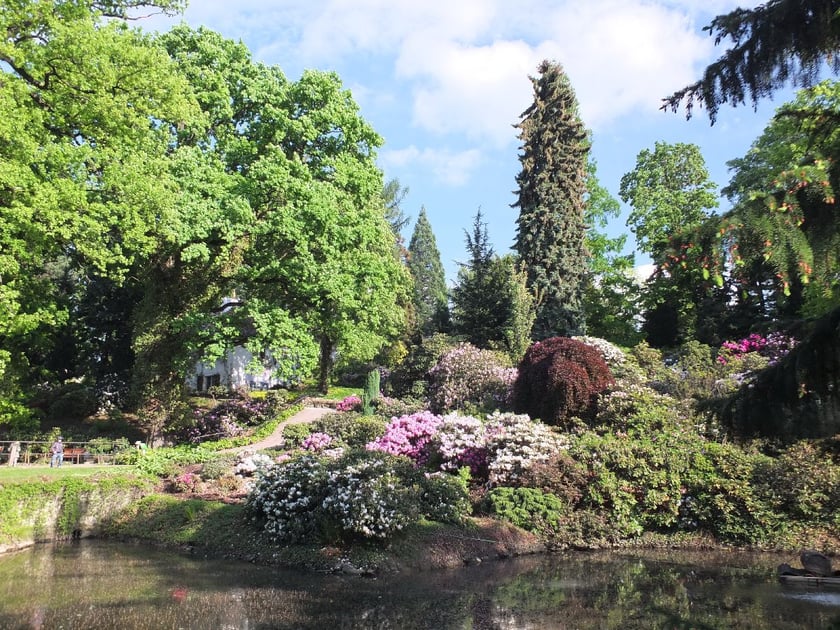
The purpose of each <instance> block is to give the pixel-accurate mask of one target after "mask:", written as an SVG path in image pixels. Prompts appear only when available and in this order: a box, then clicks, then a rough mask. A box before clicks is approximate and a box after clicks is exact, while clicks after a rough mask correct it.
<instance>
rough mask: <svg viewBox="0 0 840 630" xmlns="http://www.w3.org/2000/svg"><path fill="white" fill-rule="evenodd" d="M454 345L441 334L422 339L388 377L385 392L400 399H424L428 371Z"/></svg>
mask: <svg viewBox="0 0 840 630" xmlns="http://www.w3.org/2000/svg"><path fill="white" fill-rule="evenodd" d="M455 345H456V341H455V340H454V339H453V338H451V337H449V336H447V335H445V334H443V333H437V334H434V335H432V336H431V337H424V338H422V339H421V340H420V341H419V343H417V344H415V345H414V346H412V347H411V348H410V349H409V353H408V356H407V357H406V358H405V360H404V361H403V362H402V364H401V365H399V366H398V367H397V368H396V369H395V370H394V371H393V372H391V374H390V375H389V376H388V378H387V380H386V392H387V393H388V394H389V395H391V396H397V397H400V398H404V397H411V398H415V399H419V398H425V397H426V395H427V393H428V380H427V375H428V372H429V370H431V369H432V368H433V367H434V366H435V365H437V363H438V361H440V358H441V357H442V356H443V355H444V354H445V353H446V352H447V351H448V350H449V349H450V348H453V347H454V346H455Z"/></svg>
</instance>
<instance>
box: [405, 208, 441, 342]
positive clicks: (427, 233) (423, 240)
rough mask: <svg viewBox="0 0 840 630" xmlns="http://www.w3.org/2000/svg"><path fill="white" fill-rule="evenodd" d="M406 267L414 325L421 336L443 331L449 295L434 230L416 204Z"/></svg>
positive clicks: (423, 209)
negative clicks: (416, 208) (410, 286)
mask: <svg viewBox="0 0 840 630" xmlns="http://www.w3.org/2000/svg"><path fill="white" fill-rule="evenodd" d="M408 270H409V272H410V273H411V277H412V278H413V279H414V310H415V317H416V320H417V329H418V331H419V332H420V333H421V334H422V335H423V336H428V335H431V334H433V333H435V332H444V331H445V330H446V329H447V328H448V325H449V298H448V294H447V290H446V277H445V275H444V272H443V264H442V263H441V261H440V251H438V247H437V242H436V241H435V234H434V232H432V225H431V223H429V219H428V217H427V216H426V208H423V207H421V208H420V214H419V216H418V217H417V223H415V224H414V232H413V233H412V235H411V242H410V243H409V245H408Z"/></svg>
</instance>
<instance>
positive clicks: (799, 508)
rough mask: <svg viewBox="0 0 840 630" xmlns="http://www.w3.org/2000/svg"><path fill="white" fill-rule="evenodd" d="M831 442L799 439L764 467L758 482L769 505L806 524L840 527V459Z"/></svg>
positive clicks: (760, 470)
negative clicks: (833, 450) (832, 449)
mask: <svg viewBox="0 0 840 630" xmlns="http://www.w3.org/2000/svg"><path fill="white" fill-rule="evenodd" d="M834 442H835V443H836V442H837V440H836V439H835V440H834ZM829 445H830V442H829V441H826V442H824V443H823V444H820V443H818V442H817V443H813V442H799V443H797V444H793V445H791V446H790V447H788V448H787V449H785V451H784V452H783V453H781V454H780V455H779V457H777V458H775V459H773V460H772V461H770V462H767V463H766V465H764V466H763V467H761V468H760V469H759V473H758V475H757V484H758V485H759V486H760V487H762V488H763V489H764V492H765V493H766V496H767V498H768V500H767V502H768V503H769V505H771V506H772V507H773V508H774V509H775V510H777V511H778V512H780V513H782V514H784V515H785V516H787V517H788V518H791V519H796V520H799V521H802V522H804V523H818V522H819V523H825V524H826V525H828V526H833V527H838V526H840V461H838V457H837V455H836V454H835V455H834V456H832V454H831V452H830V450H829V449H828V448H826V447H827V446H829ZM835 448H836V446H835Z"/></svg>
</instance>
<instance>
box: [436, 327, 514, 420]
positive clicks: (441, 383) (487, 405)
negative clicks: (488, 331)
mask: <svg viewBox="0 0 840 630" xmlns="http://www.w3.org/2000/svg"><path fill="white" fill-rule="evenodd" d="M515 378H516V370H515V369H514V368H508V367H505V366H504V365H503V362H502V361H500V360H499V356H498V354H497V353H494V352H492V351H489V350H480V349H478V348H476V347H474V346H472V345H471V344H469V343H462V344H459V345H458V346H456V347H455V348H453V349H451V350H449V351H448V352H446V354H444V355H443V356H442V357H441V358H440V361H439V362H438V363H437V365H435V366H434V367H433V368H432V369H431V370H429V401H430V405H431V408H432V410H433V411H436V412H440V413H445V412H447V411H453V410H456V409H465V408H478V409H486V410H490V409H497V408H499V407H504V406H506V405H507V403H508V400H509V399H510V392H511V388H512V385H513V382H514V380H515Z"/></svg>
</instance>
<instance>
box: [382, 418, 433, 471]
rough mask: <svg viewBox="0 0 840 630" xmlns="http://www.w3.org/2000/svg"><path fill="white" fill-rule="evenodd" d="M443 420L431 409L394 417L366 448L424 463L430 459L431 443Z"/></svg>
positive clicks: (419, 463) (420, 463)
mask: <svg viewBox="0 0 840 630" xmlns="http://www.w3.org/2000/svg"><path fill="white" fill-rule="evenodd" d="M442 421H443V420H442V419H441V417H440V416H436V415H435V414H433V413H432V412H430V411H420V412H417V413H413V414H411V415H410V416H400V417H399V418H393V419H392V420H391V422H389V423H388V426H387V427H386V428H385V434H384V435H382V436H380V437H378V438H377V439H376V440H374V441H372V442H369V443H368V444H367V445H366V447H365V448H367V450H369V451H382V452H384V453H390V454H391V455H405V456H406V457H409V458H411V459H412V460H414V462H415V463H417V464H418V465H422V464H424V463H425V462H426V461H428V459H429V443H430V442H431V440H432V438H433V437H434V435H435V433H436V432H437V429H438V427H439V426H440V424H441V422H442Z"/></svg>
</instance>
